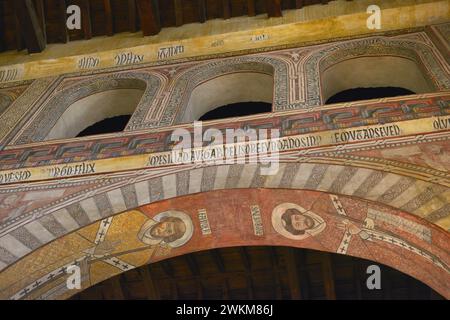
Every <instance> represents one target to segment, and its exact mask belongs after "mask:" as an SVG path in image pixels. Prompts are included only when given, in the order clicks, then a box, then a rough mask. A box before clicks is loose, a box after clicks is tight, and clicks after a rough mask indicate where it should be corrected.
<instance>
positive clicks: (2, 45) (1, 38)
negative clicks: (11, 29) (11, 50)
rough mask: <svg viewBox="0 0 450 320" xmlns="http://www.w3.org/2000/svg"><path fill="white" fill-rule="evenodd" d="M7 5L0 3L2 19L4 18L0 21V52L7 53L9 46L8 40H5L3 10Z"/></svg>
mask: <svg viewBox="0 0 450 320" xmlns="http://www.w3.org/2000/svg"><path fill="white" fill-rule="evenodd" d="M4 5H5V4H4V3H2V2H0V17H2V19H1V20H0V52H1V51H6V48H7V45H6V39H5V25H4V19H3V17H4V14H5V13H4V10H3V6H4Z"/></svg>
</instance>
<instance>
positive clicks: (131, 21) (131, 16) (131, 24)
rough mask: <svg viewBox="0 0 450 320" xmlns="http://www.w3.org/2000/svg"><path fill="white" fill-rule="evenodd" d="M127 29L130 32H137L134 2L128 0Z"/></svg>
mask: <svg viewBox="0 0 450 320" xmlns="http://www.w3.org/2000/svg"><path fill="white" fill-rule="evenodd" d="M128 29H129V30H130V32H136V31H137V30H138V26H137V11H136V0H128Z"/></svg>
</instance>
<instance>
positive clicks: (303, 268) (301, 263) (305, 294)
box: [295, 249, 311, 300]
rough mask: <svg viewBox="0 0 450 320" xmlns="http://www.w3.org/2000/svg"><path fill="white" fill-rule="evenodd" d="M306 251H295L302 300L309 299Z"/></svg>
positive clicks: (309, 286) (309, 288)
mask: <svg viewBox="0 0 450 320" xmlns="http://www.w3.org/2000/svg"><path fill="white" fill-rule="evenodd" d="M307 252H308V251H306V250H304V249H300V250H296V251H295V255H296V259H297V261H298V267H299V268H298V273H299V277H300V283H301V288H302V298H303V299H304V300H307V299H310V297H311V295H310V293H311V285H310V281H309V276H308V266H307V263H306V254H307Z"/></svg>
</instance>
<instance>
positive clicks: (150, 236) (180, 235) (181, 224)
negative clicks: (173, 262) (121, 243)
mask: <svg viewBox="0 0 450 320" xmlns="http://www.w3.org/2000/svg"><path fill="white" fill-rule="evenodd" d="M193 233H194V225H193V223H192V220H191V217H190V216H189V215H187V214H186V213H184V212H181V211H175V210H169V211H164V212H161V213H159V214H157V215H156V216H154V217H153V218H152V219H149V220H148V221H147V222H146V223H144V225H143V226H142V227H141V230H140V231H139V234H138V237H139V239H140V240H141V241H142V242H144V243H146V244H149V245H157V244H160V243H165V244H166V245H168V246H169V247H172V248H177V247H181V246H182V245H184V244H185V243H186V242H188V241H189V240H190V239H191V237H192V234H193Z"/></svg>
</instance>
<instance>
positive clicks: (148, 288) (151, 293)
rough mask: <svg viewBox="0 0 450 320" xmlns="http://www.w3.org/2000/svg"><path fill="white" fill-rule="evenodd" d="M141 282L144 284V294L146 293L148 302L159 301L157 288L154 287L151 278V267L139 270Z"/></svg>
mask: <svg viewBox="0 0 450 320" xmlns="http://www.w3.org/2000/svg"><path fill="white" fill-rule="evenodd" d="M139 271H140V274H141V277H142V281H143V282H144V287H145V292H146V293H147V299H148V300H160V299H161V295H160V293H159V290H158V287H157V286H156V282H155V279H154V278H153V276H152V268H151V265H148V266H143V267H141V268H139Z"/></svg>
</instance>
